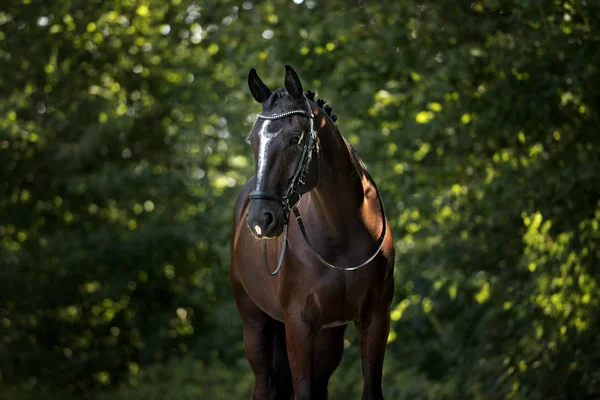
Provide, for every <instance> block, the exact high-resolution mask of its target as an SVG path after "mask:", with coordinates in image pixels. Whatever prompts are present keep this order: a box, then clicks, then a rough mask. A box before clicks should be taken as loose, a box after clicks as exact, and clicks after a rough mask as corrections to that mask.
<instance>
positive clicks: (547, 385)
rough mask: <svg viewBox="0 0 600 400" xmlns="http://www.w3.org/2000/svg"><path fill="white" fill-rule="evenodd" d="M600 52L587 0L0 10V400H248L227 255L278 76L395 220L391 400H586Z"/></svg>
mask: <svg viewBox="0 0 600 400" xmlns="http://www.w3.org/2000/svg"><path fill="white" fill-rule="evenodd" d="M295 3H300V4H295ZM599 32H600V3H598V2H597V1H591V0H588V1H584V0H581V1H578V0H566V1H561V0H544V1H543V0H518V1H517V0H513V1H503V0H475V1H440V0H437V1H406V0H393V1H392V0H385V1H359V2H356V1H339V0H338V1H322V0H305V1H301V0H295V1H291V0H276V1H270V2H266V1H245V2H243V1H213V0H210V1H209V0H207V1H200V0H198V1H196V2H193V1H190V0H170V1H168V0H161V1H157V0H146V1H134V0H110V1H108V0H105V1H99V0H97V1H82V0H63V1H42V0H22V1H17V0H5V1H3V2H2V5H1V6H0V100H1V101H0V382H1V383H0V398H2V399H11V400H12V399H18V400H21V399H23V400H26V399H36V400H38V399H45V398H48V399H50V398H52V399H70V398H71V397H72V398H89V399H98V400H105V399H106V400H108V399H110V400H115V399H117V400H118V399H131V400H137V399H140V400H154V399H157V400H158V399H160V400H165V399H179V400H181V399H183V400H186V399H234V398H235V399H242V398H247V397H248V396H249V393H250V388H251V386H252V374H251V372H250V369H249V367H248V365H247V362H246V359H245V356H244V353H243V346H242V331H241V327H240V323H239V317H238V315H237V312H236V310H235V307H234V305H233V298H232V295H231V293H230V288H229V283H228V279H227V274H228V272H227V266H228V251H229V249H228V241H229V239H228V234H229V230H230V226H231V215H232V209H233V202H234V198H235V196H236V195H237V192H238V190H239V187H240V186H241V185H242V184H243V183H244V182H245V181H246V179H247V178H248V177H249V176H251V175H252V173H253V167H254V160H253V156H252V152H251V149H250V147H249V146H248V145H247V144H246V143H245V141H244V139H245V137H246V135H247V134H248V132H249V130H250V127H251V125H252V124H253V122H254V114H255V113H256V112H257V111H258V110H259V106H258V105H257V104H256V103H254V102H253V101H252V99H251V96H250V95H249V92H248V89H247V85H246V76H247V73H248V70H249V68H250V67H256V68H257V69H258V71H259V73H260V74H261V76H262V77H263V79H264V80H265V82H267V83H268V84H269V86H270V87H271V88H273V89H274V88H277V87H280V86H282V83H283V75H284V68H283V65H284V64H286V63H287V64H291V65H292V66H294V67H295V69H296V70H297V71H298V73H299V74H300V76H301V78H302V80H303V83H304V86H305V88H306V89H311V90H315V91H317V92H318V96H319V97H323V98H325V99H327V100H328V102H329V104H332V105H333V108H334V113H336V114H338V115H339V120H338V125H339V128H340V130H341V132H342V133H343V134H344V135H345V137H346V138H348V139H349V141H350V142H351V143H353V144H354V145H355V147H356V148H357V150H358V152H359V154H360V155H361V157H362V158H363V160H364V161H365V162H366V164H367V165H368V167H369V169H370V171H371V173H372V174H373V176H374V177H375V178H376V179H377V181H378V183H379V186H380V188H381V192H382V195H383V199H384V201H385V202H386V205H387V210H388V214H389V217H390V222H391V225H392V229H393V232H394V237H395V240H396V243H395V244H396V250H397V264H396V265H397V266H396V275H395V279H396V287H397V292H396V295H395V299H394V304H393V313H392V319H393V323H392V332H391V333H390V337H389V346H388V352H387V356H386V362H385V369H384V373H385V375H384V393H385V395H386V398H388V399H431V400H437V399H473V400H475V399H477V400H490V399H492V400H493V399H523V400H525V399H527V400H542V399H544V400H546V399H598V398H600V335H598V329H599V328H600V321H599V315H600V310H599V308H600V294H599V293H600V292H599V288H598V285H599V283H600V269H599V268H600V263H599V261H598V260H599V258H600V240H599V239H600V230H599V229H600V227H599V225H600V202H599V198H600V179H599V168H600V152H599V148H598V145H599V143H600V136H599V135H600V134H599V132H598V126H599V122H600V118H599V117H600V116H599V113H598V110H599V101H600V71H599V68H600V67H599V66H600V33H599ZM346 339H347V340H346V345H347V349H346V351H345V356H344V360H343V363H342V366H341V367H340V369H339V370H338V371H337V372H336V374H335V375H334V377H333V380H332V383H331V399H333V400H337V399H355V398H358V397H359V394H360V391H361V385H362V378H361V372H360V363H359V361H358V359H359V358H358V357H359V354H358V346H357V337H356V335H355V333H354V331H353V330H352V329H350V330H349V331H348V334H347V338H346Z"/></svg>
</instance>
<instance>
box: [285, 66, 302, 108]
mask: <svg viewBox="0 0 600 400" xmlns="http://www.w3.org/2000/svg"><path fill="white" fill-rule="evenodd" d="M284 83H285V90H287V92H288V93H289V94H290V95H291V96H292V97H293V98H294V99H296V100H300V99H301V98H302V96H303V95H304V91H303V89H302V83H300V78H298V74H297V73H296V71H294V68H292V67H290V66H289V65H286V66H285V82H284Z"/></svg>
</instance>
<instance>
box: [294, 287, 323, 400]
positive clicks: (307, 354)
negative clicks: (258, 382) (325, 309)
mask: <svg viewBox="0 0 600 400" xmlns="http://www.w3.org/2000/svg"><path fill="white" fill-rule="evenodd" d="M321 325H322V324H321V307H320V304H319V301H318V298H317V296H316V295H315V294H314V293H313V294H311V295H309V296H308V297H307V298H306V303H305V304H304V305H303V306H302V307H290V308H289V309H288V310H286V314H285V331H286V344H287V350H288V358H289V361H290V369H291V371H292V380H293V384H294V400H313V390H314V388H313V383H312V378H313V375H312V374H313V368H312V366H313V354H314V349H315V338H316V337H317V334H318V333H319V330H320V329H321Z"/></svg>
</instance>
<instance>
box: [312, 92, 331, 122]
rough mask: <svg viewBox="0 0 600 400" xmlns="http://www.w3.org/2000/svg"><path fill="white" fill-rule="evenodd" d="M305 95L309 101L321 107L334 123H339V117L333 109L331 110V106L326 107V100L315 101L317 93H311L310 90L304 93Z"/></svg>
mask: <svg viewBox="0 0 600 400" xmlns="http://www.w3.org/2000/svg"><path fill="white" fill-rule="evenodd" d="M304 95H305V96H306V98H307V99H309V100H311V101H314V102H315V103H316V104H317V105H318V106H319V107H321V108H322V109H323V110H324V111H325V112H326V113H327V115H329V117H330V118H331V119H332V120H333V122H335V121H337V119H338V116H337V115H335V114H334V113H333V108H331V106H330V105H329V104H327V105H325V103H327V102H326V101H325V100H324V99H317V100H316V101H315V92H311V91H310V90H307V91H306V92H304Z"/></svg>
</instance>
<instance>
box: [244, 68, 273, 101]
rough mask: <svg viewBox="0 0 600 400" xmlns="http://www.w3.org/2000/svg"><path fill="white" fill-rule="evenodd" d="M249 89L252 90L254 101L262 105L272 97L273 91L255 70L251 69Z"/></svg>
mask: <svg viewBox="0 0 600 400" xmlns="http://www.w3.org/2000/svg"><path fill="white" fill-rule="evenodd" d="M248 87H249V88H250V93H251V94H252V97H254V100H256V101H258V102H259V103H261V104H262V103H264V102H265V100H267V99H268V98H269V96H271V89H269V88H268V87H267V85H265V84H264V83H263V81H262V80H261V79H260V78H259V76H258V74H257V73H256V70H255V69H254V68H251V69H250V72H249V73H248Z"/></svg>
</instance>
